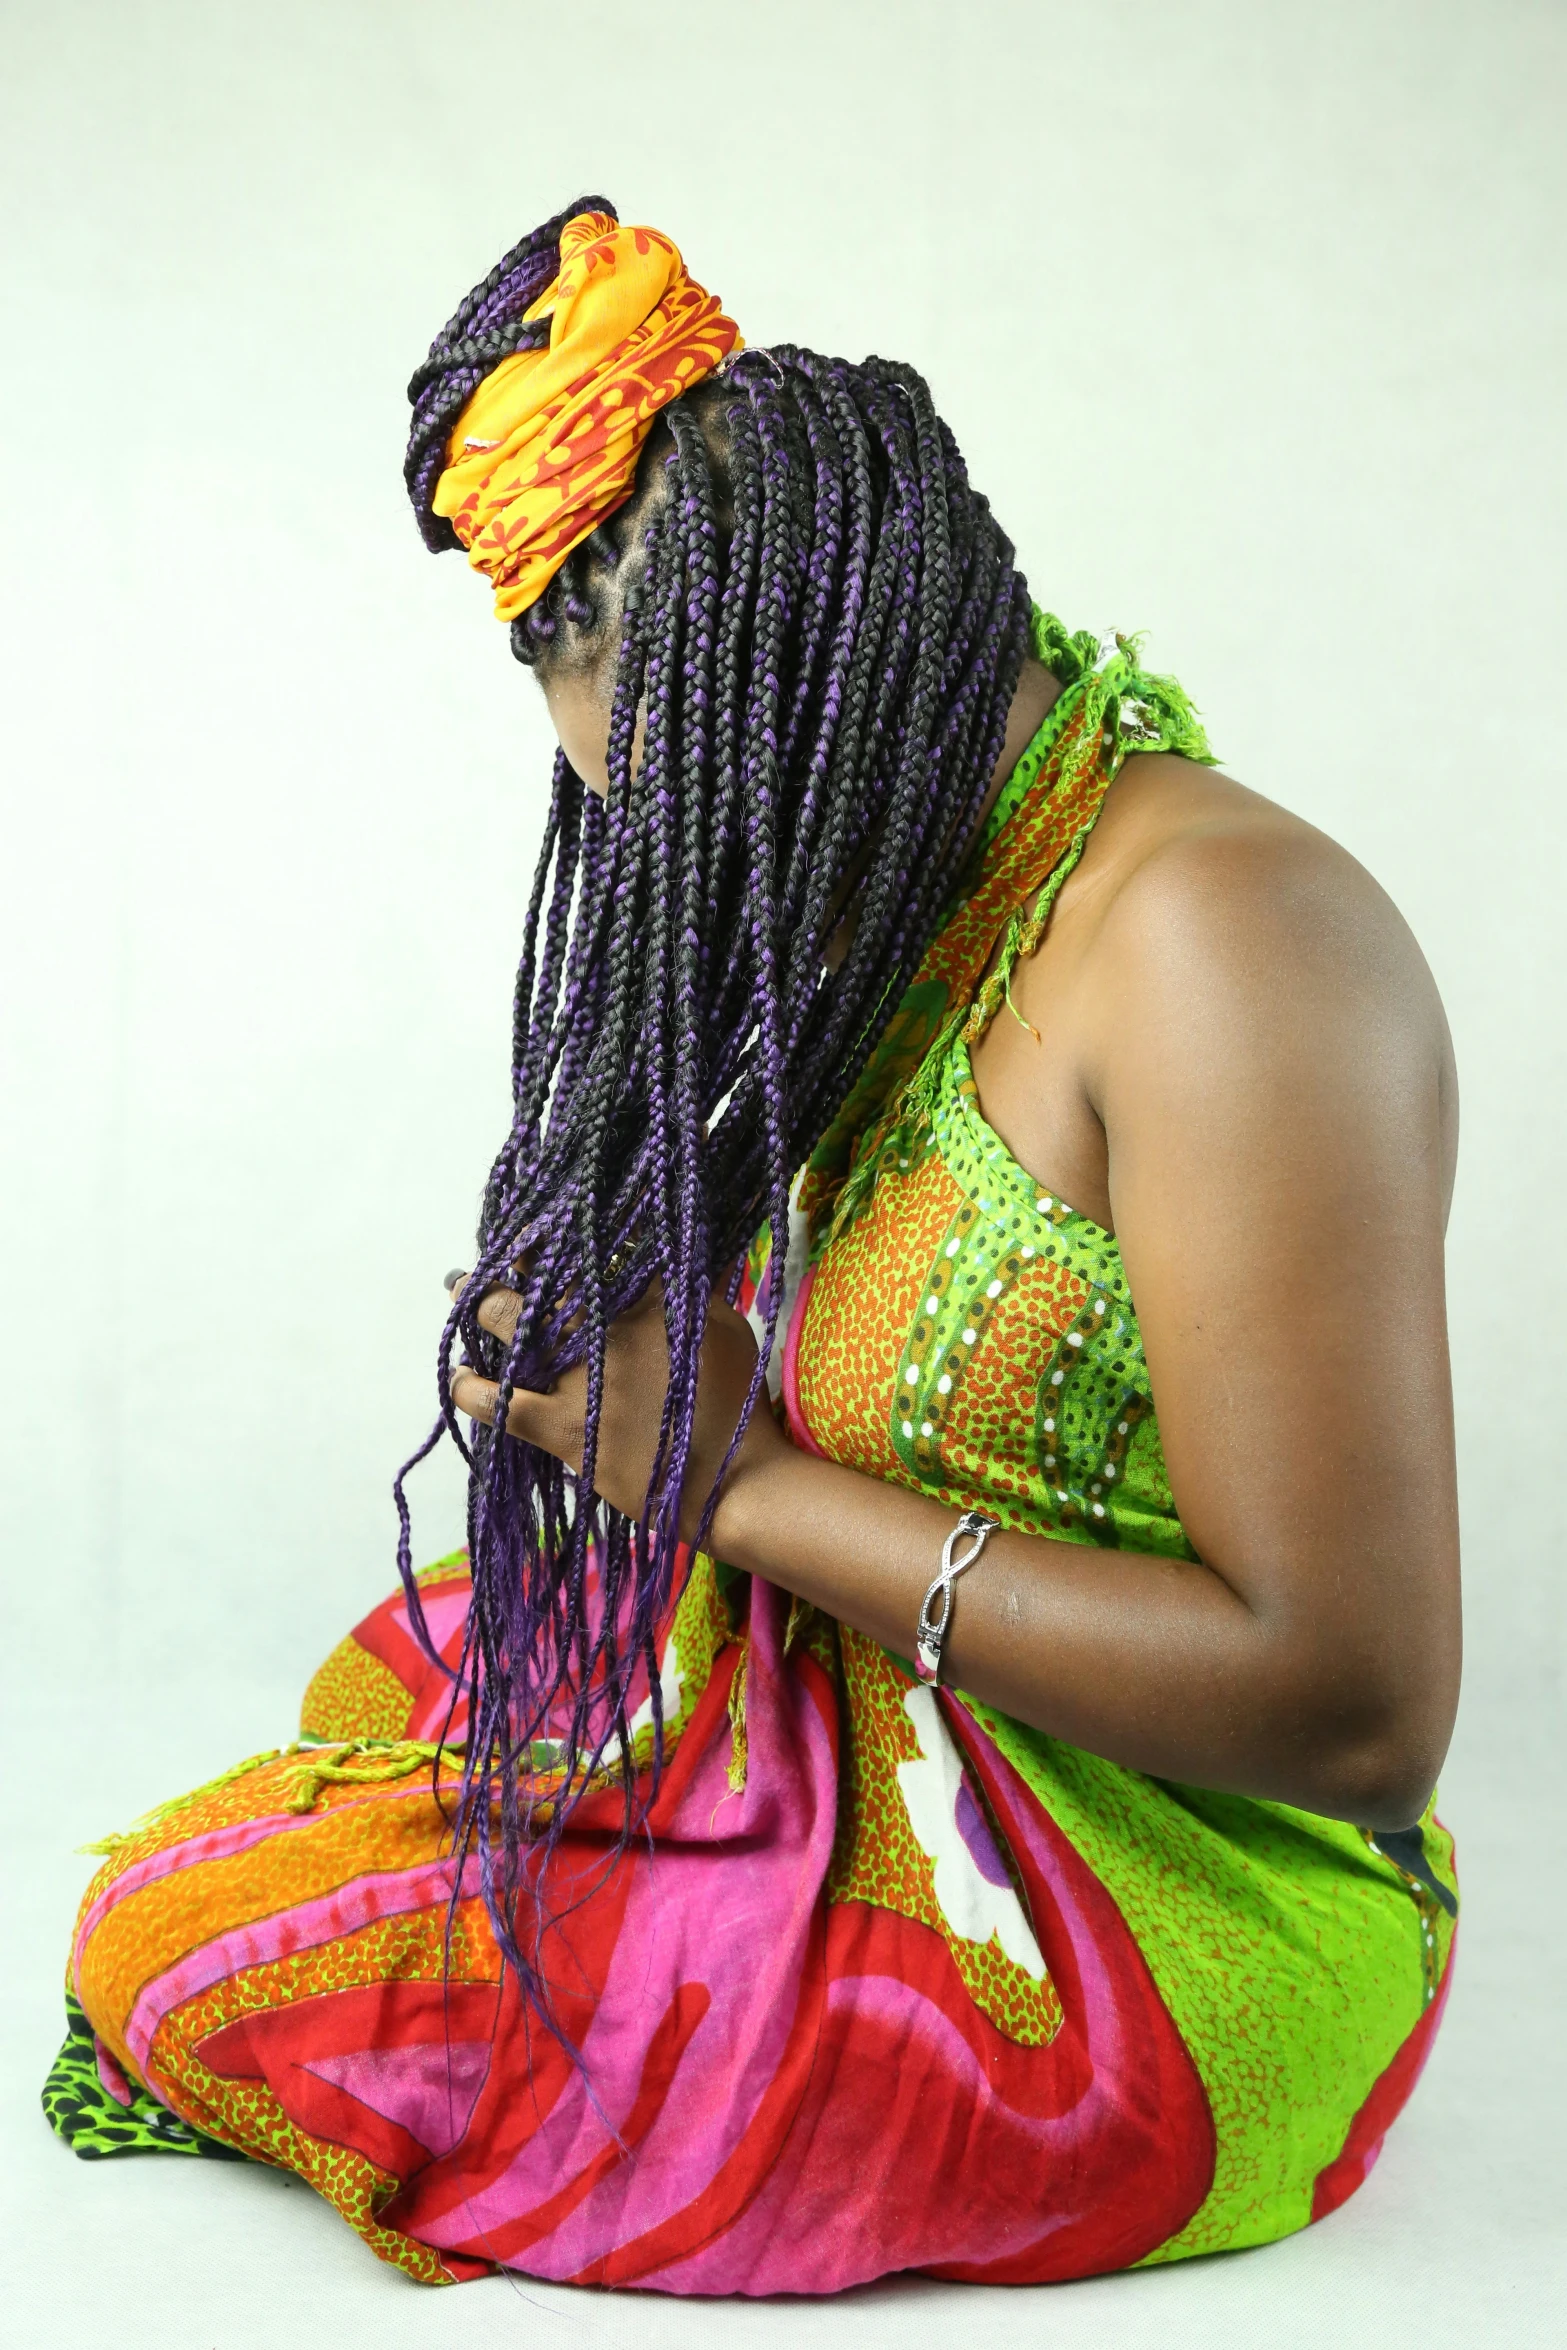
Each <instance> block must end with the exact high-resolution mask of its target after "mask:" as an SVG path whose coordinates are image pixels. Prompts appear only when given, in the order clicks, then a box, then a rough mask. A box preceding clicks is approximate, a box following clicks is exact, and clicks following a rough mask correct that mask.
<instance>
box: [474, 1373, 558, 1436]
mask: <svg viewBox="0 0 1567 2350" xmlns="http://www.w3.org/2000/svg"><path fill="white" fill-rule="evenodd" d="M499 1395H500V1388H499V1385H498V1384H497V1382H496V1381H495V1380H493V1379H483V1378H481V1377H480V1376H479V1373H478V1372H477V1371H454V1372H453V1373H452V1401H453V1403H454V1404H455V1405H456V1406H457V1409H458V1410H459V1411H460V1412H466V1413H467V1415H468V1417H469V1419H470V1420H483V1421H484V1423H485V1425H486V1426H487V1427H490V1428H493V1427H494V1425H495V1405H496V1400H497V1398H498V1397H499ZM549 1410H550V1398H549V1397H548V1396H547V1395H535V1394H534V1392H533V1390H532V1389H531V1388H528V1387H514V1388H513V1389H512V1397H511V1409H510V1410H509V1411H508V1413H507V1414H506V1433H507V1435H508V1436H520V1437H522V1438H524V1440H525V1441H526V1442H528V1443H530V1444H542V1445H543V1446H544V1447H545V1450H546V1451H548V1450H550V1449H552V1448H551V1446H550V1444H549V1440H548V1437H547V1435H546V1432H545V1431H546V1424H547V1422H548V1418H549Z"/></svg>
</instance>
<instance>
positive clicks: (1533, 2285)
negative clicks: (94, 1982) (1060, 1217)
mask: <svg viewBox="0 0 1567 2350" xmlns="http://www.w3.org/2000/svg"><path fill="white" fill-rule="evenodd" d="M1554 1680H1555V1674H1554V1671H1553V1669H1552V1667H1551V1664H1550V1662H1549V1660H1548V1659H1543V1658H1542V1659H1537V1660H1533V1661H1532V1662H1531V1661H1528V1660H1525V1661H1524V1662H1522V1663H1520V1662H1519V1661H1518V1660H1517V1659H1515V1658H1512V1657H1509V1656H1505V1655H1501V1654H1498V1655H1496V1656H1494V1657H1490V1658H1488V1657H1487V1656H1486V1654H1485V1641H1484V1627H1483V1624H1482V1625H1481V1627H1480V1629H1479V1634H1478V1637H1477V1635H1476V1634H1475V1633H1473V1632H1472V1634H1471V1668H1470V1697H1471V1701H1472V1702H1471V1704H1470V1706H1469V1707H1468V1708H1467V1709H1466V1720H1465V1724H1464V1726H1462V1727H1461V1730H1460V1736H1459V1740H1458V1744H1457V1746H1456V1748H1455V1751H1454V1755H1453V1757H1452V1759H1451V1762H1450V1764H1449V1769H1448V1773H1447V1777H1446V1779H1445V1781H1444V1794H1443V1812H1444V1816H1445V1817H1446V1818H1447V1820H1448V1822H1449V1824H1450V1825H1451V1826H1452V1827H1453V1829H1454V1831H1455V1833H1456V1834H1457V1836H1458V1838H1459V1854H1460V1862H1461V1866H1462V1869H1463V1876H1464V1889H1465V1913H1464V1923H1463V1929H1462V1940H1461V1948H1460V1953H1459V1962H1458V1973H1457V1976H1456V1979H1455V1984H1454V1990H1453V1996H1452V2001H1451V2005H1450V2008H1449V2011H1448V2017H1447V2021H1446V2024H1445V2027H1444V2031H1443V2035H1442V2038H1441V2039H1440V2041H1439V2043H1438V2046H1437V2050H1436V2053H1435V2055H1434V2056H1433V2058H1432V2061H1431V2063H1430V2065H1429V2067H1428V2069H1427V2072H1426V2076H1425V2079H1424V2081H1423V2082H1422V2084H1421V2086H1420V2089H1419V2090H1418V2092H1417V2094H1416V2097H1415V2099H1414V2102H1413V2104H1412V2106H1411V2107H1410V2109H1409V2111H1408V2112H1407V2113H1406V2115H1405V2117H1404V2119H1403V2121H1402V2123H1401V2124H1400V2125H1399V2127H1398V2129H1397V2130H1396V2131H1395V2132H1394V2134H1393V2136H1392V2138H1391V2139H1390V2141H1389V2144H1388V2148H1387V2151H1386V2153H1385V2154H1384V2156H1383V2158H1382V2161H1381V2163H1380V2165H1379V2166H1378V2168H1377V2170H1376V2171H1375V2173H1374V2174H1373V2176H1372V2178H1371V2180H1370V2182H1369V2184H1368V2185H1367V2186H1366V2188H1365V2189H1364V2190H1363V2191H1362V2193H1361V2194H1360V2195H1359V2196H1357V2197H1356V2198H1355V2199H1354V2201H1353V2202H1351V2203H1350V2204H1348V2205H1346V2206H1345V2208H1344V2209H1343V2210H1342V2211H1341V2212H1339V2213H1337V2214H1336V2215H1335V2216H1334V2217H1333V2218H1332V2219H1331V2220H1329V2221H1327V2222H1326V2223H1324V2224H1323V2225H1322V2226H1321V2227H1318V2228H1313V2229H1309V2230H1307V2231H1306V2233H1305V2234H1303V2235H1301V2236H1297V2237H1294V2238H1292V2239H1291V2240H1290V2241H1289V2242H1287V2243H1284V2244H1279V2245H1274V2246H1270V2247H1267V2248H1265V2249H1263V2250H1261V2251H1256V2252H1250V2253H1242V2254H1239V2255H1234V2256H1230V2257H1220V2258H1217V2259H1210V2260H1206V2261H1198V2262H1193V2263H1190V2264H1188V2265H1186V2266H1183V2267H1179V2268H1173V2269H1164V2270H1157V2271H1147V2272H1143V2273H1140V2274H1136V2275H1131V2276H1122V2277H1107V2278H1098V2279H1094V2280H1092V2281H1090V2282H1088V2283H1085V2284H1079V2285H1070V2286H1047V2287H1042V2288H1032V2289H1027V2290H998V2289H987V2288H984V2287H956V2286H950V2285H934V2284H928V2283H925V2282H922V2281H920V2280H917V2279H909V2280H905V2281H901V2282H896V2283H893V2284H889V2285H885V2286H882V2287H878V2288H874V2289H870V2290H866V2291H863V2292H860V2293H856V2294H853V2295H849V2296H846V2297H845V2298H843V2299H842V2300H839V2301H837V2302H833V2303H826V2304H824V2303H813V2302H790V2301H773V2302H765V2303H755V2302H753V2303H736V2302H719V2303H709V2304H690V2303H666V2302H664V2301H662V2300H660V2299H659V2298H657V2297H652V2296H650V2297H646V2298H644V2297H641V2296H613V2297H612V2296H608V2295H600V2294H588V2293H582V2292H575V2291H571V2290H569V2289H563V2288H556V2287H549V2286H541V2285H535V2284H532V2283H529V2282H525V2281H521V2280H519V2281H517V2282H515V2283H514V2282H512V2281H510V2280H508V2279H504V2278H495V2279H486V2280H484V2281H482V2282H480V2283H476V2284H471V2285H464V2286H461V2287H458V2288H454V2289H452V2290H450V2291H445V2292H432V2291H430V2290H428V2289H427V2288H424V2287H420V2286H416V2285H413V2284H411V2283H409V2282H408V2281H407V2280H406V2279H405V2278H404V2277H402V2276H401V2275H400V2274H398V2273H397V2272H395V2271H393V2270H391V2269H387V2268H383V2267H382V2266H381V2265H380V2264H379V2263H378V2262H377V2261H376V2260H375V2259H374V2258H373V2257H372V2256H371V2254H370V2253H369V2252H368V2251H366V2249H365V2247H364V2246H363V2245H362V2244H361V2243H360V2242H359V2241H358V2239H357V2238H356V2237H355V2236H354V2235H352V2234H351V2232H350V2231H349V2230H348V2229H347V2228H346V2227H345V2226H343V2224H342V2223H341V2222H340V2221H339V2220H338V2219H337V2217H336V2215H335V2214H334V2213H333V2212H332V2211H331V2210H330V2209H329V2208H328V2207H327V2206H326V2205H325V2204H323V2203H321V2202H319V2201H318V2200H317V2199H316V2198H315V2197H314V2196H313V2195H312V2194H311V2193H310V2191H309V2189H308V2188H306V2187H304V2186H303V2185H301V2184H300V2183H299V2182H297V2181H295V2180H293V2179H289V2178H284V2177H283V2176H281V2175H280V2174H277V2173H272V2172H267V2171H263V2170H259V2169H257V2170H250V2169H241V2168H240V2167H239V2166H238V2165H234V2166H232V2167H231V2166H228V2165H220V2164H207V2163H201V2162H194V2161H176V2160H174V2159H172V2158H170V2159H163V2158H158V2157H155V2156H143V2157H138V2158H132V2159H126V2160H122V2161H114V2162H101V2163H84V2162H78V2161H76V2160H75V2159H74V2158H73V2157H72V2156H71V2155H70V2154H69V2153H67V2151H66V2150H65V2148H64V2147H62V2146H61V2145H59V2144H58V2143H57V2141H56V2140H55V2139H54V2138H52V2137H51V2136H50V2134H49V2132H48V2130H47V2128H46V2127H45V2124H44V2121H43V2118H42V2115H41V2113H40V2111H39V2107H38V2088H39V2084H40V2082H41V2080H42V2078H43V2075H44V2072H45V2070H46V2069H47V2066H48V2062H49V2059H50V2057H51V2056H52V2054H53V2052H54V2049H55V2047H56V2046H57V2045H58V2039H59V2032H60V2023H59V1981H60V1968H61V1965H62V1960H63V1946H64V1938H65V1935H66V1933H67V1931H68V1927H69V1921H70V1916H71V1912H72V1908H73V1904H74V1902H75V1899H76V1895H77V1892H78V1890H79V1888H80V1886H81V1884H82V1883H83V1882H84V1880H85V1875H86V1872H87V1871H88V1870H89V1869H90V1868H91V1866H92V1865H93V1864H92V1863H91V1862H90V1861H87V1860H83V1859H81V1858H79V1857H77V1856H76V1854H75V1852H74V1850H73V1847H74V1846H75V1845H76V1844H77V1843H79V1842H81V1841H83V1840H84V1839H86V1838H87V1837H89V1836H92V1835H96V1834H101V1833H102V1832H103V1831H104V1830H105V1829H106V1828H108V1827H111V1826H114V1825H117V1824H122V1823H123V1821H124V1820H125V1819H127V1818H129V1817H130V1816H132V1815H133V1814H134V1812H135V1811H136V1810H138V1809H140V1808H141V1807H142V1806H143V1805H144V1804H146V1803H148V1802H150V1801H152V1800H154V1799H155V1798H156V1797H157V1796H158V1795H160V1794H167V1793H168V1792H170V1790H171V1789H172V1788H174V1787H178V1786H185V1785H189V1784H191V1783H193V1782H194V1781H196V1780H198V1779H200V1778H201V1777H203V1776H204V1775H207V1774H208V1773H209V1772H210V1771H211V1770H213V1769H214V1768H216V1767H220V1766H221V1764H222V1762H223V1761H226V1760H228V1759H230V1758H231V1757H232V1755H234V1754H236V1753H249V1752H253V1751H255V1749H256V1748H257V1747H259V1746H261V1745H263V1744H264V1743H266V1740H267V1736H268V1729H269V1721H270V1722H271V1723H281V1722H283V1721H285V1720H286V1718H287V1717H286V1704H287V1697H286V1693H285V1692H283V1691H280V1690H270V1689H264V1688H261V1687H248V1688H247V1687H238V1688H236V1687H235V1686H234V1685H233V1684H232V1683H231V1684H230V1685H229V1686H228V1687H227V1688H226V1689H225V1690H224V1692H223V1694H222V1698H221V1701H219V1700H218V1699H216V1698H214V1697H211V1696H208V1697H206V1698H205V1699H204V1698H203V1696H202V1694H201V1692H200V1691H199V1690H196V1689H189V1690H186V1691H185V1692H183V1693H182V1702H179V1703H176V1704H174V1705H172V1706H169V1707H167V1709H166V1710H165V1709H163V1708H160V1709H158V1710H159V1711H160V1712H162V1713H163V1724H164V1726H162V1727H161V1728H160V1727H149V1725H148V1722H147V1719H146V1709H144V1708H143V1707H141V1706H139V1705H137V1704H135V1703H133V1702H131V1701H129V1700H126V1701H125V1702H124V1704H123V1708H122V1709H121V1710H119V1711H118V1712H117V1713H116V1714H111V1715H110V1716H109V1717H108V1718H107V1719H104V1718H103V1717H102V1716H100V1717H99V1718H98V1721H97V1724H96V1728H95V1734H94V1736H93V1738H92V1740H91V1747H92V1750H93V1753H94V1755H95V1757H96V1760H95V1761H94V1762H93V1763H92V1764H91V1766H90V1767H88V1766H85V1765H80V1764H73V1763H72V1762H71V1760H70V1759H69V1757H70V1752H71V1740H70V1737H69V1725H62V1723H61V1722H60V1721H59V1719H58V1717H57V1716H53V1715H52V1714H46V1712H45V1710H44V1709H43V1708H42V1707H41V1706H40V1708H39V1710H38V1712H37V1713H36V1715H35V1716H34V1718H33V1720H32V1722H31V1723H30V1724H29V1723H28V1722H27V1721H26V1719H25V1717H24V1719H23V1720H22V1721H21V1722H14V1723H13V1725H12V1728H13V1732H14V1733H15V1745H14V1748H13V1751H12V1752H11V1754H10V1755H9V1756H8V1757H7V1759H6V1766H5V1769H6V1776H5V1784H6V1785H7V1787H8V1788H9V1789H10V1790H11V1791H12V1801H11V1804H10V1807H9V1811H10V1821H11V1826H12V1829H13V1831H14V1832H15V1833H14V1843H13V1851H12V1854H11V1857H10V1861H9V1866H8V1868H7V1879H8V1882H9V1883H10V1885H12V1886H13V1887H16V1888H18V1889H19V1893H18V1901H17V1906H16V1908H15V1910H14V1911H13V1913H12V1918H11V1922H10V1923H9V1925H8V1928H7V1931H6V1937H5V1947H6V1950H7V1953H8V1956H9V1957H10V1959H11V1962H12V1966H13V1968H14V1970H15V1971H14V1973H13V1974H12V1977H11V1980H10V1983H9V1985H8V1990H9V1994H10V1995H9V1997H8V1998H7V1999H6V2000H5V2001H4V2003H3V2008H0V2015H3V2025H4V2046H3V2059H0V2061H3V2084H0V2165H3V2175H0V2212H3V2213H4V2217H5V2223H6V2226H5V2233H6V2240H7V2247H8V2250H7V2257H6V2259H5V2261H4V2264H3V2269H0V2276H3V2282H0V2320H3V2322H4V2327H5V2332H6V2335H7V2338H8V2339H9V2340H10V2341H12V2342H15V2343H18V2344H23V2343H25V2344H26V2345H27V2346H28V2350H56V2346H57V2345H58V2346H60V2350H64V2346H65V2345H70V2346H71V2350H83V2346H87V2345H91V2346H93V2350H99V2346H102V2350H143V2346H144V2345H145V2350H305V2346H306V2345H308V2346H309V2350H439V2346H440V2345H442V2344H446V2343H459V2342H460V2343H463V2344H465V2345H466V2344H470V2343H472V2342H473V2341H474V2340H475V2339H476V2338H478V2339H480V2340H482V2341H483V2342H484V2343H485V2344H486V2346H487V2350H494V2346H496V2345H499V2344H503V2343H507V2342H516V2343H518V2344H527V2345H528V2346H529V2350H535V2346H543V2350H548V2346H549V2345H552V2344H560V2345H562V2350H565V2346H566V2345H571V2346H573V2350H576V2346H577V2345H582V2346H584V2350H598V2346H600V2345H603V2346H604V2350H611V2346H618V2345H620V2344H622V2343H624V2344H626V2345H628V2350H629V2346H630V2345H631V2344H633V2343H635V2344H636V2345H637V2350H662V2345H664V2344H666V2343H667V2344H670V2345H674V2344H677V2343H678V2344H679V2345H680V2346H681V2350H692V2346H693V2345H696V2346H698V2350H699V2346H700V2345H703V2344H707V2343H714V2344H716V2343H720V2342H722V2343H723V2344H725V2345H726V2346H728V2345H733V2346H734V2350H750V2346H751V2345H756V2346H758V2350H760V2346H762V2345H773V2344H776V2343H780V2342H788V2341H794V2340H796V2339H804V2338H806V2337H807V2336H808V2337H809V2339H810V2340H811V2342H812V2343H813V2344H815V2343H820V2344H824V2345H828V2344H830V2345H836V2344H842V2345H845V2346H846V2350H847V2346H849V2345H853V2350H876V2346H879V2345H883V2344H885V2345H889V2346H890V2345H893V2344H897V2345H898V2346H899V2350H936V2346H937V2345H938V2344H939V2345H941V2350H949V2346H953V2350H961V2346H962V2345H966V2344H967V2342H969V2341H970V2340H973V2339H975V2338H980V2339H982V2340H983V2341H984V2343H985V2346H986V2350H1010V2345H1012V2344H1019V2345H1021V2344H1023V2343H1029V2344H1034V2343H1049V2344H1050V2345H1052V2346H1054V2345H1058V2344H1059V2345H1062V2346H1063V2350H1065V2346H1068V2345H1071V2346H1075V2345H1078V2344H1083V2345H1089V2344H1092V2345H1093V2346H1094V2350H1109V2346H1112V2345H1121V2344H1125V2345H1142V2344H1144V2343H1147V2344H1149V2345H1153V2344H1155V2343H1157V2344H1158V2345H1159V2350H1179V2346H1180V2345H1183V2344H1187V2343H1190V2344H1194V2345H1195V2344H1198V2343H1201V2344H1202V2345H1204V2350H1225V2346H1227V2345H1231V2344H1233V2345H1235V2346H1236V2350H1259V2346H1261V2345H1267V2346H1268V2350H1294V2346H1295V2345H1300V2350H1308V2346H1309V2350H1324V2346H1325V2345H1331V2346H1332V2350H1359V2345H1361V2344H1365V2345H1368V2346H1369V2345H1372V2344H1375V2345H1377V2346H1378V2350H1383V2346H1385V2345H1387V2344H1388V2343H1391V2342H1396V2341H1400V2340H1407V2341H1410V2342H1415V2343H1418V2344H1419V2345H1420V2350H1439V2346H1445V2345H1447V2344H1454V2345H1456V2344H1460V2343H1461V2344H1464V2345H1466V2346H1477V2350H1489V2345H1491V2344H1496V2345H1499V2346H1503V2345H1505V2350H1534V2346H1535V2345H1539V2346H1540V2350H1545V2346H1546V2345H1547V2344H1549V2345H1550V2346H1551V2350H1558V2346H1559V2345H1561V2344H1562V2343H1564V2342H1567V2160H1564V2156H1563V2150H1562V2140H1563V2130H1564V2126H1567V2095H1564V2090H1567V2030H1564V2023H1563V2005H1564V2001H1563V1992H1564V1989H1567V1977H1564V1969H1563V1965H1562V1955H1561V1954H1562V1944H1563V1937H1564V1934H1567V1903H1564V1900H1563V1893H1562V1881H1563V1880H1562V1869H1561V1859H1562V1854H1561V1842H1560V1836H1559V1833H1558V1831H1557V1828H1556V1826H1555V1825H1554V1824H1553V1823H1554V1821H1555V1819H1556V1817H1557V1812H1556V1803H1555V1801H1554V1795H1555V1791H1556V1790H1557V1789H1559V1788H1560V1785H1561V1783H1562V1774H1561V1761H1562V1755H1561V1739H1560V1733H1559V1709H1558V1702H1557V1699H1556V1692H1555V1689H1554V1686H1553V1684H1554ZM1509 1692H1511V1695H1512V1702H1511V1703H1509V1702H1508V1694H1509ZM160 1694H181V1693H160ZM1470 1723H1473V1724H1474V1730H1473V1733H1472V1734H1471V1731H1470V1728H1469V1726H1468V1725H1469V1724H1470ZM62 1729H65V1731H66V1735H65V1736H64V1737H63V1738H62V1735H61V1732H62ZM273 1734H274V1735H275V1734H276V1731H275V1730H274V1732H273ZM285 1734H286V1733H285Z"/></svg>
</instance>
